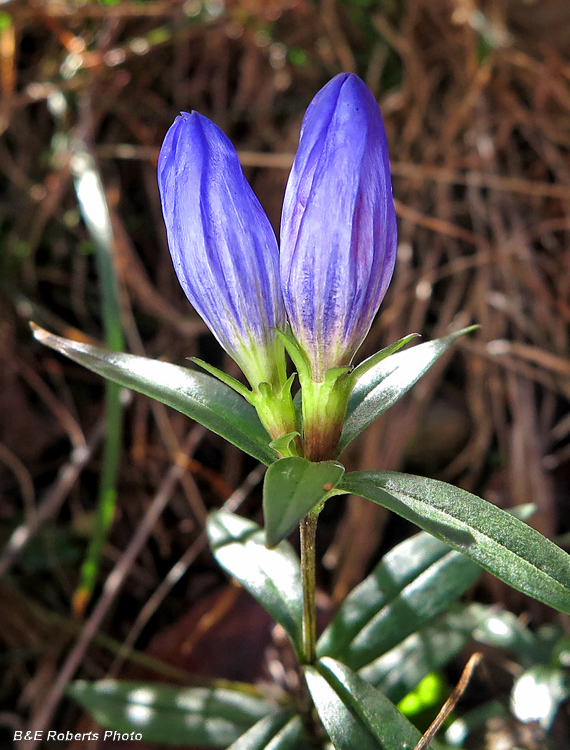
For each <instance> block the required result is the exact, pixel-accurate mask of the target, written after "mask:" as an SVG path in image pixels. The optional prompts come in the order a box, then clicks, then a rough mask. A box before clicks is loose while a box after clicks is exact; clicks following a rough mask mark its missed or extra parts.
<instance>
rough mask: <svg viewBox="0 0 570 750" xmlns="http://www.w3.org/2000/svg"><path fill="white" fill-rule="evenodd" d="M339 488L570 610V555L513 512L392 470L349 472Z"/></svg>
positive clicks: (515, 585)
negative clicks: (404, 519)
mask: <svg viewBox="0 0 570 750" xmlns="http://www.w3.org/2000/svg"><path fill="white" fill-rule="evenodd" d="M339 487H340V489H345V490H348V491H349V492H352V493H354V494H356V495H361V496H362V497H365V498H368V499H369V500H372V501H373V502H375V503H378V504H379V505H382V506H383V507H385V508H388V509H390V510H392V511H394V512H395V513H398V515H400V516H403V517H404V518H407V519H408V520H409V521H412V522H413V523H415V524H417V525H418V526H419V527H420V528H422V529H424V530H425V531H429V532H430V534H433V535H434V536H436V537H438V538H439V539H442V540H443V541H444V542H446V544H449V546H450V547H453V548H454V549H456V550H458V551H459V552H462V553H463V554H464V555H466V556H467V557H470V558H471V559H472V560H474V561H475V562H476V563H478V564H479V565H481V567H483V568H485V569H486V570H488V571H490V572H491V573H493V574H494V575H496V576H497V578H500V579H501V580H503V581H505V583H508V584H510V585H511V586H513V588H516V589H518V590H519V591H523V592H524V593H525V594H528V595H529V596H532V597H534V598H535V599H538V600H539V601H541V602H544V603H545V604H548V605H550V606H551V607H554V608H555V609H559V610H560V611H562V612H566V613H570V556H569V555H568V554H566V552H564V551H563V550H562V549H560V547H558V546H557V545H556V544H554V543H553V542H551V541H550V540H548V539H546V538H545V537H544V536H542V534H539V533H538V531H536V530H535V529H533V528H531V527H530V526H527V525H526V524H525V523H523V522H522V521H519V520H518V519H517V518H514V517H513V515H511V514H510V513H506V512H505V511H503V510H500V508H497V507H496V506H495V505H492V504H491V503H488V502H486V501H485V500H482V499H481V498H480V497H477V496H476V495H472V494H471V493H470V492H466V491H465V490H461V489H459V488H457V487H453V486H451V485H449V484H446V483H445V482H440V481H438V480H436V479H427V478H425V477H417V476H412V475H409V474H400V473H398V472H393V471H358V472H353V473H351V474H345V476H344V478H343V480H342V482H341V483H340V485H339Z"/></svg>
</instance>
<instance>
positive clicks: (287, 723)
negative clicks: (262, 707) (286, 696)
mask: <svg viewBox="0 0 570 750" xmlns="http://www.w3.org/2000/svg"><path fill="white" fill-rule="evenodd" d="M311 747H312V745H311V744H310V743H309V741H308V740H307V737H306V734H305V729H304V727H303V722H302V721H301V717H300V716H292V715H291V712H290V711H281V712H279V713H276V714H271V715H270V716H266V717H265V718H263V719H260V720H259V721H258V722H257V724H255V725H254V726H253V727H252V728H251V729H248V731H247V732H246V733H245V734H243V735H242V736H241V737H240V738H239V740H236V741H235V742H234V743H233V745H232V746H231V747H229V748H228V750H311Z"/></svg>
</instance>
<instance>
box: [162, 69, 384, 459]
mask: <svg viewBox="0 0 570 750" xmlns="http://www.w3.org/2000/svg"><path fill="white" fill-rule="evenodd" d="M158 181H159V186H160V193H161V199H162V208H163V214H164V220H165V223H166V228H167V234H168V242H169V247H170V252H171V255H172V259H173V262H174V267H175V270H176V273H177V275H178V279H179V281H180V283H181V285H182V287H183V289H184V291H185V292H186V295H187V297H188V299H189V300H190V302H191V303H192V305H193V306H194V308H195V309H196V310H197V312H198V313H199V314H200V315H201V316H202V318H203V319H204V320H205V322H206V323H207V325H208V326H209V327H210V328H211V330H212V331H213V332H214V335H215V336H216V338H217V339H218V341H219V342H220V343H221V345H222V346H223V347H224V349H225V350H226V351H227V352H228V353H229V354H230V355H231V356H232V357H233V358H234V359H235V361H236V362H237V363H238V364H239V365H240V367H241V369H242V370H243V372H244V374H245V375H246V377H247V379H248V380H249V382H250V384H251V386H252V391H251V392H246V393H243V387H242V390H241V391H240V392H242V393H243V395H245V397H246V398H248V400H250V402H251V403H252V404H253V405H254V406H255V407H256V409H257V411H258V414H259V416H260V419H261V421H262V423H263V424H264V425H265V427H266V429H267V430H268V432H269V434H270V435H271V436H272V437H273V439H274V440H276V439H277V438H281V439H282V440H280V442H279V449H278V450H279V451H280V452H281V453H282V455H283V454H284V452H283V451H285V452H287V451H289V454H291V453H295V452H296V451H297V449H298V448H299V447H300V446H299V443H298V442H296V443H295V441H294V440H293V438H291V440H290V441H289V442H288V441H287V439H285V440H284V441H283V438H284V437H285V436H290V435H294V434H297V435H298V434H299V432H300V427H299V426H298V425H297V423H296V416H295V410H294V408H293V402H292V398H291V393H290V387H291V379H289V380H287V379H286V374H285V361H284V353H283V344H284V345H285V346H286V347H287V349H288V351H289V353H290V355H291V357H292V359H293V362H294V364H295V365H296V367H297V370H298V374H299V379H300V382H301V389H302V408H303V428H302V429H303V437H304V453H305V456H306V457H307V458H310V459H311V460H316V461H319V460H324V459H328V458H331V457H333V456H334V453H335V450H336V446H337V444H338V441H339V438H340V434H341V430H342V424H343V420H344V415H345V413H346V406H347V403H348V398H349V395H350V390H351V388H352V385H353V383H354V379H351V377H350V365H351V362H352V359H353V357H354V354H355V352H356V350H357V349H358V347H359V346H360V344H361V343H362V341H363V339H364V337H365V336H366V334H367V333H368V330H369V329H370V326H371V325H372V321H373V319H374V316H375V314H376V312H377V311H378V307H379V306H380V303H381V301H382V298H383V297H384V294H385V292H386V289H387V286H388V284H389V282H390V279H391V276H392V272H393V270H394V264H395V258H396V217H395V211H394V202H393V199H392V187H391V182H390V167H389V160H388V150H387V145H386V134H385V132H384V125H383V122H382V116H381V114H380V110H379V108H378V105H377V103H376V101H375V99H374V97H373V96H372V94H371V92H370V91H369V89H368V88H367V87H366V85H365V84H364V83H363V82H362V81H361V80H360V79H359V78H358V77H357V76H355V75H353V74H352V73H342V74H340V75H338V76H336V77H335V78H333V80H332V81H330V82H329V83H328V84H327V85H326V86H325V87H324V88H323V89H322V90H321V91H320V92H319V93H318V94H317V96H316V97H315V98H314V99H313V102H312V103H311V105H310V106H309V108H308V110H307V113H306V115H305V119H304V121H303V126H302V129H301V139H300V144H299V149H298V151H297V155H296V157H295V161H294V164H293V168H292V170H291V174H290V177H289V181H288V184H287V189H286V192H285V201H284V206H283V217H282V223H281V258H280V261H279V255H278V250H277V243H276V240H275V236H274V234H273V230H272V229H271V225H270V223H269V220H268V219H267V217H266V215H265V213H264V212H263V209H262V208H261V206H260V204H259V202H258V200H257V198H256V197H255V196H254V194H253V192H252V190H251V188H250V187H249V185H248V183H247V181H246V180H245V177H244V176H243V173H242V171H241V168H240V166H239V162H238V157H237V154H236V152H235V150H234V148H233V146H232V145H231V143H230V142H229V140H228V139H227V138H226V136H225V135H224V134H223V133H222V132H221V131H220V130H219V129H218V128H217V127H216V126H215V125H214V124H213V123H212V122H210V121H209V120H207V119H206V118H205V117H202V116H200V115H198V114H196V113H192V114H185V113H183V114H181V115H180V117H178V118H177V119H176V121H175V122H174V124H173V125H172V127H171V128H170V130H169V131H168V133H167V135H166V138H165V141H164V144H163V146H162V149H161V153H160V157H159V163H158ZM279 266H280V268H279ZM280 274H281V280H280ZM285 311H286V312H285ZM287 317H288V322H289V324H290V332H288V333H286V332H285V329H286V327H287ZM282 342H283V343H282ZM207 367H209V366H207ZM209 369H210V370H211V369H212V368H211V367H210V368H209ZM222 377H223V376H222ZM226 382H227V376H226ZM237 386H238V388H239V387H240V386H239V384H237Z"/></svg>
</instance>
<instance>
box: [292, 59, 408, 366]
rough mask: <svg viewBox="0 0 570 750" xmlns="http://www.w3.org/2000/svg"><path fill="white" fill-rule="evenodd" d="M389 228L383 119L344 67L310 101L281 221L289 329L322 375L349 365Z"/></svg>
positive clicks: (384, 264)
mask: <svg viewBox="0 0 570 750" xmlns="http://www.w3.org/2000/svg"><path fill="white" fill-rule="evenodd" d="M396 244H397V227H396V215H395V211H394V202H393V198H392V185H391V180H390V164H389V157H388V147H387V143H386V134H385V131H384V124H383V122H382V116H381V114H380V110H379V108H378V105H377V103H376V101H375V99H374V97H373V96H372V93H371V92H370V90H369V89H368V88H367V86H366V85H365V84H364V83H363V82H362V81H361V80H360V78H358V77H357V76H355V75H354V74H352V73H342V74H340V75H338V76H336V77H335V78H333V79H332V81H330V82H329V83H328V84H327V85H326V86H325V87H324V88H323V89H321V91H320V92H319V93H318V94H317V95H316V97H315V98H314V99H313V101H312V103H311V104H310V106H309V108H308V110H307V112H306V115H305V119H304V121H303V126H302V129H301V140H300V143H299V149H298V151H297V155H296V157H295V162H294V164H293V168H292V170H291V174H290V176H289V181H288V183H287V189H286V192H285V200H284V205H283V216H282V221H281V277H282V284H283V297H284V301H285V307H286V310H287V314H288V316H289V321H290V323H291V328H292V330H293V333H294V335H295V337H296V338H297V340H298V342H299V343H300V344H301V346H302V347H303V349H304V350H305V352H306V353H307V355H308V357H309V359H310V361H311V367H312V370H313V375H314V376H315V377H316V378H317V379H318V380H321V379H322V378H323V377H324V373H325V372H326V370H327V369H329V368H331V367H336V366H339V365H347V364H350V362H351V360H352V358H353V356H354V353H355V352H356V350H357V349H358V347H359V346H360V344H361V343H362V340H363V339H364V337H365V336H366V334H367V333H368V330H369V329H370V326H371V325H372V321H373V319H374V316H375V315H376V312H377V311H378V307H379V306H380V303H381V301H382V299H383V297H384V294H385V293H386V289H387V287H388V284H389V283H390V279H391V277H392V272H393V270H394V264H395V260H396Z"/></svg>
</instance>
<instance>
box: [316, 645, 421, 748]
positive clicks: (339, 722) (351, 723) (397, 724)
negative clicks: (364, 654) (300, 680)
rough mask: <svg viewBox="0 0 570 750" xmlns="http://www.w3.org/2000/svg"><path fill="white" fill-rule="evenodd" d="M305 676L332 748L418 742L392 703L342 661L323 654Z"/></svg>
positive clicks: (399, 745)
mask: <svg viewBox="0 0 570 750" xmlns="http://www.w3.org/2000/svg"><path fill="white" fill-rule="evenodd" d="M305 677H306V680H307V684H308V686H309V691H310V693H311V697H312V699H313V702H314V704H315V707H316V709H317V712H318V714H319V718H320V719H321V721H322V723H323V726H324V727H325V729H326V731H327V734H328V735H329V737H330V738H331V740H332V742H333V745H334V746H335V748H336V750H413V748H414V747H415V746H416V744H417V743H418V742H419V740H420V736H421V735H420V733H419V732H418V730H417V729H416V728H415V727H414V726H413V725H412V724H410V722H409V721H408V720H407V719H406V718H405V716H403V715H402V714H401V713H400V712H399V711H398V709H397V708H396V706H394V704H393V703H391V702H390V701H389V700H388V698H386V696H385V695H383V694H382V693H381V692H380V691H379V690H376V688H373V687H372V685H369V684H368V683H367V682H366V681H365V680H363V679H362V678H361V677H359V676H358V675H357V674H356V673H355V672H353V671H352V670H351V669H349V668H348V667H346V666H345V665H344V664H341V663H340V662H338V661H335V660H334V659H330V658H328V657H325V658H324V659H321V660H319V662H318V663H317V665H316V667H305Z"/></svg>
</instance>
